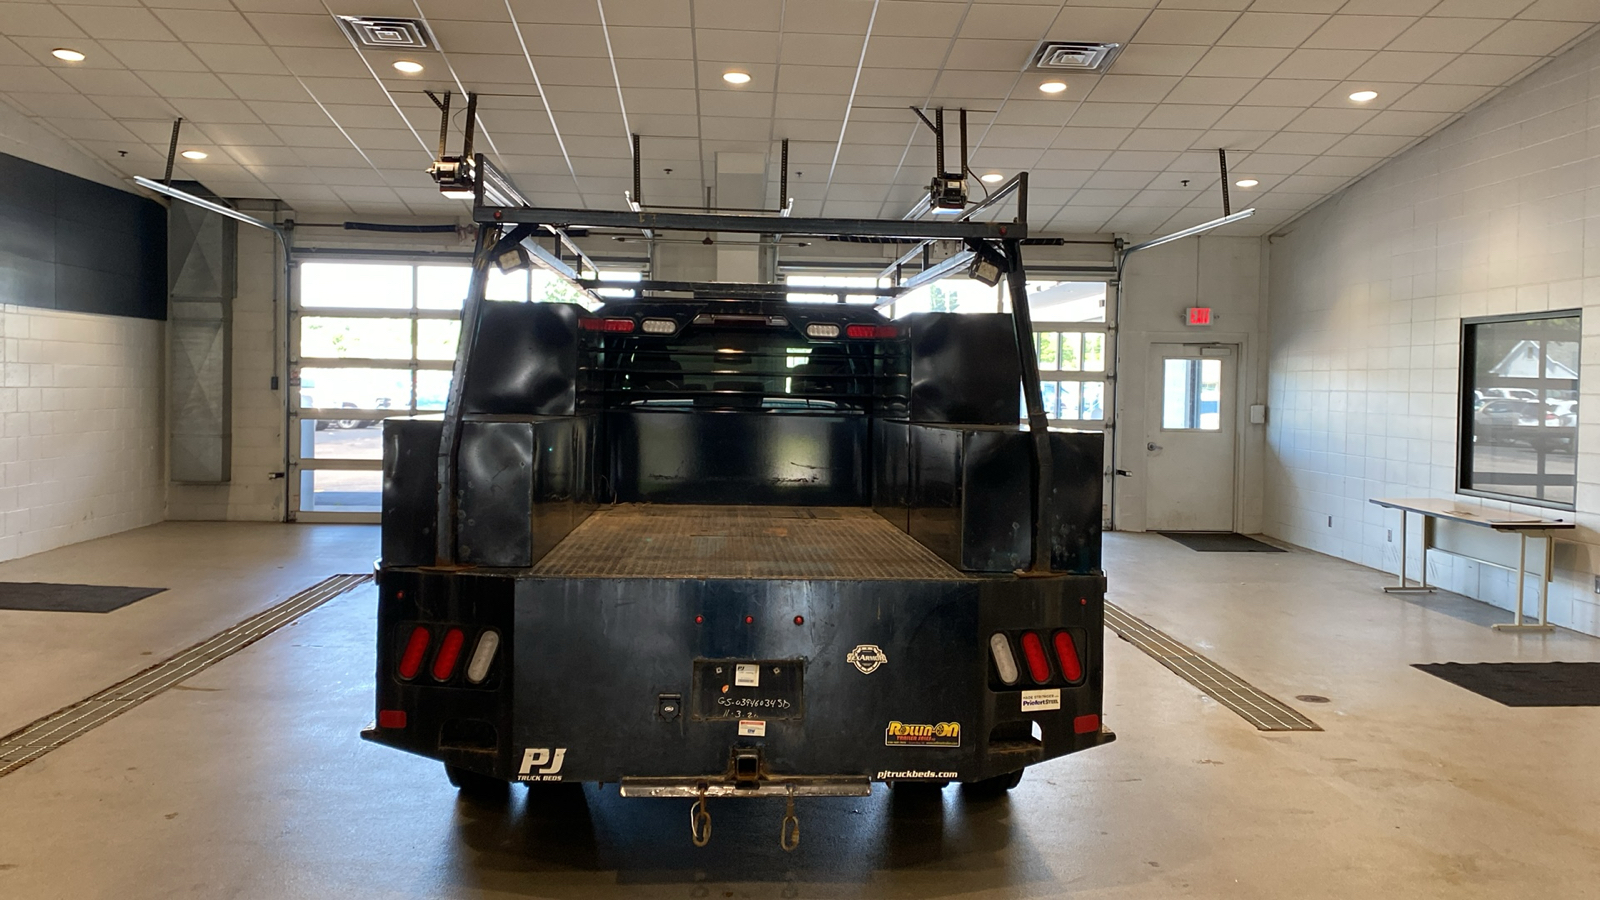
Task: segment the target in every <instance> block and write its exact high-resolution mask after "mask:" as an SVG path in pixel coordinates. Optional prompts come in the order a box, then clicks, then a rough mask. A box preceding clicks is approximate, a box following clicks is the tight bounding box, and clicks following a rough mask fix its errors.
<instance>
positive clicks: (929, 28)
mask: <svg viewBox="0 0 1600 900" xmlns="http://www.w3.org/2000/svg"><path fill="white" fill-rule="evenodd" d="M725 2H727V3H730V4H733V5H737V4H738V3H739V2H740V0H725ZM966 14H967V11H966V7H965V6H964V5H962V4H959V3H942V2H926V0H883V2H882V3H880V4H879V5H878V18H877V21H876V23H875V24H874V26H873V31H874V32H875V33H881V34H886V35H905V36H908V37H942V38H948V37H952V36H954V35H955V33H956V29H957V28H958V27H960V24H961V19H962V18H963V16H964V15H966ZM701 21H721V20H720V19H702V20H701ZM772 27H773V29H774V30H776V29H777V22H776V20H774V22H773V25H772Z"/></svg>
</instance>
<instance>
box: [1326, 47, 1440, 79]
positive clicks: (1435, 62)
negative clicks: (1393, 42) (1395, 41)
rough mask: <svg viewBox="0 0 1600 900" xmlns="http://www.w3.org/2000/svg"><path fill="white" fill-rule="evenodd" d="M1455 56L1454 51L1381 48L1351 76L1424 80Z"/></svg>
mask: <svg viewBox="0 0 1600 900" xmlns="http://www.w3.org/2000/svg"><path fill="white" fill-rule="evenodd" d="M1455 58H1456V54H1453V53H1428V52H1424V51H1409V50H1408V51H1400V50H1379V51H1378V52H1377V53H1374V54H1373V55H1372V58H1371V59H1369V60H1367V61H1366V62H1364V63H1362V64H1361V65H1360V66H1359V67H1358V68H1357V69H1356V70H1355V71H1354V72H1351V73H1350V77H1351V78H1370V79H1372V80H1374V81H1410V82H1418V81H1424V80H1426V79H1427V78H1428V76H1430V75H1432V74H1433V73H1435V72H1437V71H1439V70H1440V69H1442V68H1444V67H1445V65H1446V64H1448V63H1450V62H1451V61H1453V60H1454V59H1455Z"/></svg>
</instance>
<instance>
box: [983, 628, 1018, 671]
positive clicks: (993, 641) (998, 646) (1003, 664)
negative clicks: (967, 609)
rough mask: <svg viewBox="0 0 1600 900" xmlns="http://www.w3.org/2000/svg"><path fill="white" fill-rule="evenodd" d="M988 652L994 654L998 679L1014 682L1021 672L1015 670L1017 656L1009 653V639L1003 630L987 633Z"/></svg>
mask: <svg viewBox="0 0 1600 900" xmlns="http://www.w3.org/2000/svg"><path fill="white" fill-rule="evenodd" d="M989 653H990V654H992V655H993V656H994V667H995V668H996V669H998V670H999V671H1000V680H1001V681H1004V682H1005V683H1006V684H1016V683H1017V677H1018V676H1019V675H1020V674H1021V673H1020V672H1019V671H1018V670H1017V658H1016V656H1014V655H1012V653H1011V641H1010V639H1008V638H1007V637H1006V635H1005V632H1003V631H996V632H995V633H994V634H991V635H989Z"/></svg>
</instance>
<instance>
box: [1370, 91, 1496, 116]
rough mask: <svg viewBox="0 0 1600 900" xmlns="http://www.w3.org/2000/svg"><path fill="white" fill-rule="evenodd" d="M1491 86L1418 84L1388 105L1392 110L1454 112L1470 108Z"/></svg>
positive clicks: (1485, 94) (1486, 93)
mask: <svg viewBox="0 0 1600 900" xmlns="http://www.w3.org/2000/svg"><path fill="white" fill-rule="evenodd" d="M1491 90H1492V88H1487V87H1483V86H1481V85H1468V84H1419V85H1417V86H1416V87H1415V88H1413V89H1411V90H1410V91H1407V92H1406V93H1405V94H1404V95H1403V96H1401V97H1400V98H1399V99H1398V100H1396V101H1395V102H1394V103H1392V104H1390V105H1389V108H1390V109H1394V110H1409V111H1415V112H1456V111H1458V110H1463V109H1470V108H1471V107H1473V106H1474V105H1476V104H1477V103H1478V101H1479V100H1481V99H1483V98H1484V97H1485V96H1487V95H1488V94H1489V92H1490V91H1491Z"/></svg>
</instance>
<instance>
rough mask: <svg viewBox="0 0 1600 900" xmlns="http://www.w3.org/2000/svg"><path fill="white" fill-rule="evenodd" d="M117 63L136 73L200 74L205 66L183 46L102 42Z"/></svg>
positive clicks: (147, 42)
mask: <svg viewBox="0 0 1600 900" xmlns="http://www.w3.org/2000/svg"><path fill="white" fill-rule="evenodd" d="M101 45H102V46H103V47H105V48H106V50H107V51H109V52H110V53H111V55H112V56H115V57H116V58H117V60H118V61H119V62H121V63H122V64H123V65H125V66H127V67H128V68H130V69H132V70H134V71H136V72H154V71H160V72H202V71H205V69H206V64H205V63H204V62H203V61H201V59H200V58H199V57H198V56H196V55H194V53H192V52H190V50H189V48H188V47H186V46H185V45H183V44H179V43H173V42H169V41H161V42H156V41H116V40H108V41H102V42H101Z"/></svg>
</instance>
